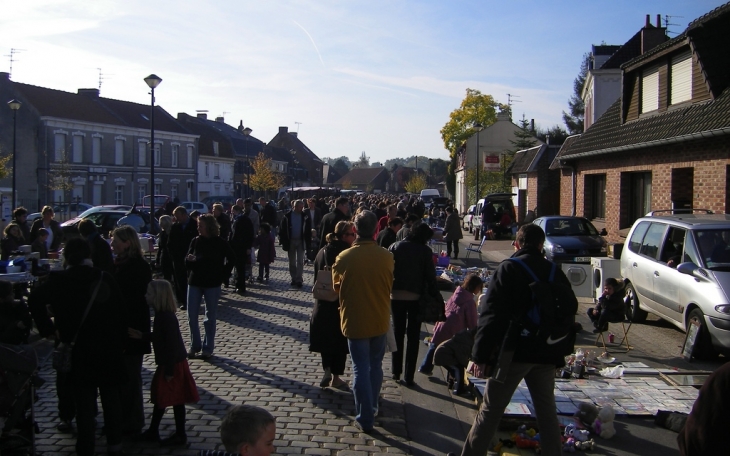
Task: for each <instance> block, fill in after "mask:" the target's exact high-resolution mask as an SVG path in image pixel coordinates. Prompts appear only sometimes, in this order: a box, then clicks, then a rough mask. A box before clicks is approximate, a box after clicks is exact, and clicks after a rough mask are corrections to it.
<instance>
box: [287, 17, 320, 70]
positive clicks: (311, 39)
mask: <svg viewBox="0 0 730 456" xmlns="http://www.w3.org/2000/svg"><path fill="white" fill-rule="evenodd" d="M293 22H294V23H295V24H297V26H298V27H299V28H300V29H302V31H303V32H304V33H306V34H307V36H308V37H309V41H311V42H312V46H314V50H315V51H317V55H318V56H319V61H320V62H321V63H322V68H326V67H325V66H324V60H322V54H320V53H319V48H317V43H315V42H314V38H312V35H310V34H309V32H308V31H307V29H305V28H304V27H302V25H301V24H300V23H299V22H297V21H294V20H293Z"/></svg>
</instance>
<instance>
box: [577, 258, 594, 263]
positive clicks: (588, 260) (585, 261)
mask: <svg viewBox="0 0 730 456" xmlns="http://www.w3.org/2000/svg"><path fill="white" fill-rule="evenodd" d="M575 262H576V263H590V262H591V257H575Z"/></svg>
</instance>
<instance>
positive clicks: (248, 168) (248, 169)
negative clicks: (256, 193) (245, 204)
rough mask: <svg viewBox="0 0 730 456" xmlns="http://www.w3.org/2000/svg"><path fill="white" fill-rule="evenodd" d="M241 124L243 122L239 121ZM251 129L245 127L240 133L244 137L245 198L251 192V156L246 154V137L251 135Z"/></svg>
mask: <svg viewBox="0 0 730 456" xmlns="http://www.w3.org/2000/svg"><path fill="white" fill-rule="evenodd" d="M241 125H243V122H241ZM252 131H253V130H252V129H250V128H248V127H246V128H244V129H243V131H242V133H243V135H244V136H245V137H246V198H248V197H249V196H251V195H250V192H251V157H249V156H248V137H249V136H250V135H251V132H252Z"/></svg>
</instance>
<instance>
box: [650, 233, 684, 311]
mask: <svg viewBox="0 0 730 456" xmlns="http://www.w3.org/2000/svg"><path fill="white" fill-rule="evenodd" d="M686 236H687V231H686V230H685V229H684V228H679V227H675V226H669V227H668V229H667V230H666V232H665V236H664V240H663V241H662V244H661V245H662V247H661V252H660V253H659V260H658V261H657V262H656V263H655V265H654V271H653V272H652V279H653V281H654V284H653V289H654V298H655V299H654V300H655V301H656V303H657V305H658V307H657V312H660V313H661V316H662V317H663V318H665V319H667V320H673V321H675V322H677V321H681V320H682V318H683V316H682V311H681V310H680V309H681V308H682V306H683V304H684V303H682V302H681V301H680V290H682V289H683V287H686V286H688V285H689V286H692V283H691V282H692V281H693V278H692V277H691V276H688V275H687V274H681V273H680V272H679V271H677V269H676V268H677V265H678V264H679V263H680V262H681V259H682V258H683V257H684V245H685V238H686Z"/></svg>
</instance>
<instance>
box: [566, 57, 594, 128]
mask: <svg viewBox="0 0 730 456" xmlns="http://www.w3.org/2000/svg"><path fill="white" fill-rule="evenodd" d="M589 57H590V56H589V55H588V54H583V61H582V62H581V64H580V72H579V73H578V77H576V78H575V80H574V81H573V95H572V96H571V97H570V100H568V108H570V112H565V111H563V122H565V126H566V127H568V133H570V134H571V135H577V134H580V133H583V119H584V116H585V104H583V97H582V96H581V95H582V94H583V85H584V84H585V82H586V76H587V75H588V62H589Z"/></svg>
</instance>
